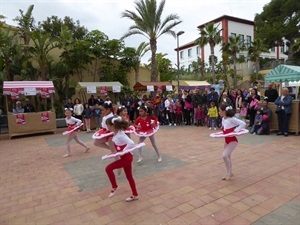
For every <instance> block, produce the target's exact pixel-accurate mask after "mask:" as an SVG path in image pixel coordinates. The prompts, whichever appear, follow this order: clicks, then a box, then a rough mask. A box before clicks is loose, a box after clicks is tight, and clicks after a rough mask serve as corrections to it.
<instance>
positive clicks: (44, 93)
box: [41, 88, 49, 98]
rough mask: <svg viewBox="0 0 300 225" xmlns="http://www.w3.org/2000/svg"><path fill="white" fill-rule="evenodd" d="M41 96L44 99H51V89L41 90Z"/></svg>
mask: <svg viewBox="0 0 300 225" xmlns="http://www.w3.org/2000/svg"><path fill="white" fill-rule="evenodd" d="M41 96H42V98H49V89H48V88H41Z"/></svg>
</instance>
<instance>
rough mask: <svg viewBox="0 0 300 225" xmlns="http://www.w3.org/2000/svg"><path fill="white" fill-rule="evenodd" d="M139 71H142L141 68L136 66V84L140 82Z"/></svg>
mask: <svg viewBox="0 0 300 225" xmlns="http://www.w3.org/2000/svg"><path fill="white" fill-rule="evenodd" d="M139 70H140V67H139V66H136V67H135V68H134V73H135V76H134V79H135V83H136V82H138V80H139Z"/></svg>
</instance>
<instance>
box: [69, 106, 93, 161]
mask: <svg viewBox="0 0 300 225" xmlns="http://www.w3.org/2000/svg"><path fill="white" fill-rule="evenodd" d="M72 113H73V110H72V109H69V108H66V109H65V116H66V118H65V120H66V124H67V126H68V130H70V131H71V132H70V133H69V136H68V139H67V142H66V145H67V153H66V154H65V155H63V157H69V156H71V145H70V143H71V141H72V140H73V139H74V140H75V141H76V142H77V143H78V144H80V145H81V146H83V147H85V152H88V151H89V150H90V148H89V147H88V146H87V145H86V144H85V143H83V142H82V141H80V140H79V138H78V129H79V127H78V129H74V128H75V127H76V126H79V125H80V124H82V121H81V120H80V119H77V118H75V117H73V116H72ZM72 130H73V131H72Z"/></svg>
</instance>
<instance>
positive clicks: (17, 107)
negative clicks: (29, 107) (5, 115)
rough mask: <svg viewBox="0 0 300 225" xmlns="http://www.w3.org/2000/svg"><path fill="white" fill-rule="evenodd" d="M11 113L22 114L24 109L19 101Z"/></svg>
mask: <svg viewBox="0 0 300 225" xmlns="http://www.w3.org/2000/svg"><path fill="white" fill-rule="evenodd" d="M13 113H24V108H23V107H22V103H21V102H20V101H17V102H16V106H15V107H14V108H13Z"/></svg>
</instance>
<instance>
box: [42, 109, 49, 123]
mask: <svg viewBox="0 0 300 225" xmlns="http://www.w3.org/2000/svg"><path fill="white" fill-rule="evenodd" d="M41 120H42V123H47V122H49V121H50V118H49V113H48V112H41Z"/></svg>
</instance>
